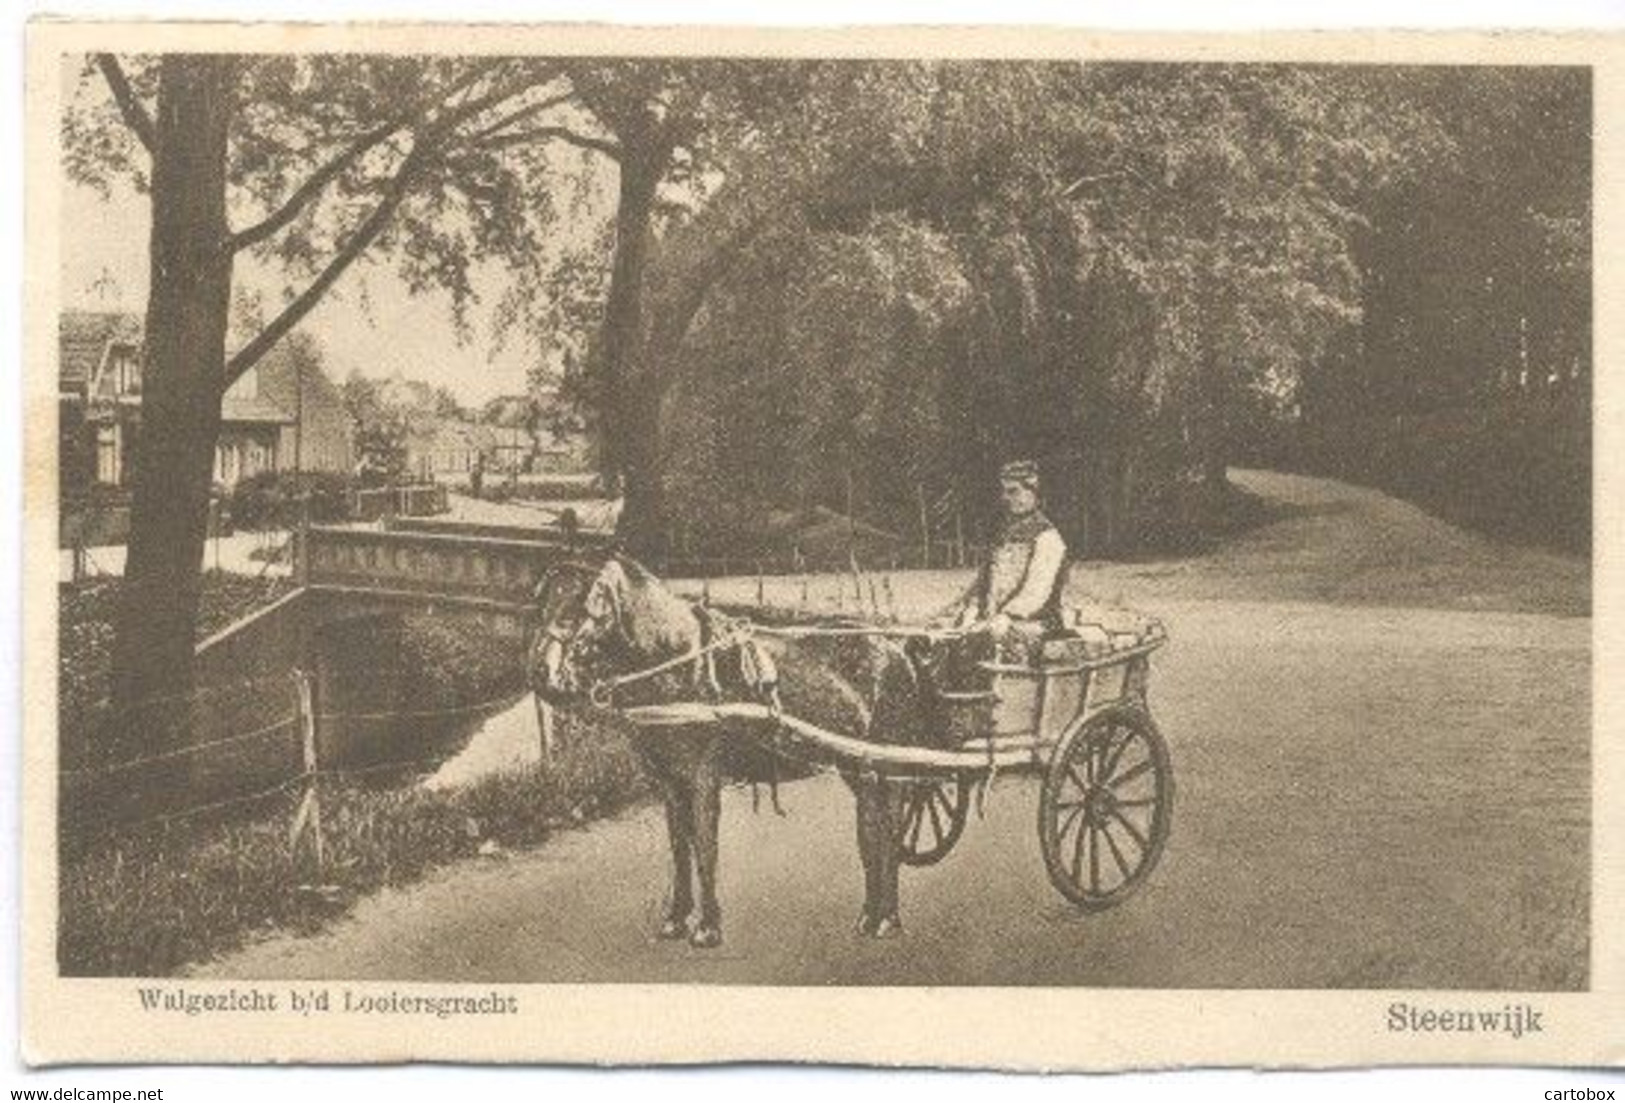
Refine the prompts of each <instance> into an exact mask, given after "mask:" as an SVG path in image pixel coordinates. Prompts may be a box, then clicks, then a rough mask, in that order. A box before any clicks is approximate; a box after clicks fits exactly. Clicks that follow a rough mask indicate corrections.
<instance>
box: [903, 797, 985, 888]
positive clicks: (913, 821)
mask: <svg viewBox="0 0 1625 1103" xmlns="http://www.w3.org/2000/svg"><path fill="white" fill-rule="evenodd" d="M970 791H971V782H970V779H969V778H965V777H946V778H939V779H933V780H930V781H916V782H911V783H910V784H909V788H908V796H907V797H906V798H905V799H904V802H903V818H902V822H901V824H900V826H899V827H898V831H897V854H898V858H899V859H901V860H902V862H903V864H904V865H910V866H931V865H936V864H937V863H938V862H940V861H942V860H943V859H944V858H946V857H947V856H948V852H949V851H950V850H952V849H953V848H954V844H955V843H956V842H958V841H959V836H960V835H961V834H963V833H964V830H965V819H966V817H967V815H968V814H969V813H970Z"/></svg>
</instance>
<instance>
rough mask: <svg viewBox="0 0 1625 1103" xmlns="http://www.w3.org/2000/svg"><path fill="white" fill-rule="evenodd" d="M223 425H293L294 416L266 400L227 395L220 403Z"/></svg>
mask: <svg viewBox="0 0 1625 1103" xmlns="http://www.w3.org/2000/svg"><path fill="white" fill-rule="evenodd" d="M220 421H221V422H222V424H228V425H229V424H231V423H233V422H236V423H237V424H244V423H251V424H256V425H292V424H293V421H294V419H293V415H292V414H290V413H288V412H287V411H286V410H284V409H283V408H282V407H280V406H278V405H277V404H276V403H274V402H271V401H269V400H267V399H264V398H240V397H238V396H236V395H230V394H228V395H226V397H225V398H223V399H221V401H220Z"/></svg>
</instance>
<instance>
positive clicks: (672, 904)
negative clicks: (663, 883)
mask: <svg viewBox="0 0 1625 1103" xmlns="http://www.w3.org/2000/svg"><path fill="white" fill-rule="evenodd" d="M662 788H663V789H664V790H665V792H664V793H663V794H662V795H663V797H664V803H665V805H666V835H667V836H668V837H669V838H670V840H671V896H670V897H669V898H668V900H667V902H666V914H665V915H664V916H663V917H662V918H661V921H660V937H661V938H668V939H677V938H686V937H687V936H688V918H689V916H690V915H692V914H693V913H694V847H693V837H692V832H693V827H692V824H693V820H694V802H693V800H692V799H690V796H691V795H690V794H689V792H688V791H687V787H686V786H683V785H680V784H677V783H675V782H673V783H671V784H670V785H669V786H662Z"/></svg>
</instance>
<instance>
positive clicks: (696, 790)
mask: <svg viewBox="0 0 1625 1103" xmlns="http://www.w3.org/2000/svg"><path fill="white" fill-rule="evenodd" d="M692 779H693V788H692V793H691V799H692V801H693V806H692V813H693V825H694V864H695V867H696V871H697V872H698V874H699V882H700V901H699V904H700V911H699V918H698V921H697V922H696V923H695V924H694V930H693V933H691V934H690V935H689V937H688V941H689V944H690V945H692V946H697V947H699V948H700V949H705V950H708V949H711V948H712V947H713V946H720V945H722V905H721V904H719V903H718V902H717V835H718V831H719V829H720V827H721V821H722V756H721V753H720V747H719V745H718V744H717V743H716V742H714V741H713V742H712V743H711V744H710V745H709V746H708V747H706V749H705V751H704V752H703V753H702V754H701V755H700V758H699V761H698V762H697V763H696V764H695V767H694V772H693V774H692Z"/></svg>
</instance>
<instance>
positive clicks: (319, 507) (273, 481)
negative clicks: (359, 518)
mask: <svg viewBox="0 0 1625 1103" xmlns="http://www.w3.org/2000/svg"><path fill="white" fill-rule="evenodd" d="M353 484H354V480H353V479H352V478H351V477H350V476H349V475H346V474H343V473H342V472H337V471H301V472H297V473H296V472H291V471H261V472H259V473H258V474H255V475H250V476H249V477H248V478H246V479H244V480H242V481H241V482H239V483H238V484H237V485H236V486H234V487H233V488H232V489H231V491H230V492H229V493H228V494H227V495H226V508H227V509H228V510H229V512H230V515H231V520H232V523H233V524H234V525H235V526H236V527H237V528H242V529H269V528H293V527H294V526H295V525H297V524H298V523H299V519H300V499H301V496H302V495H305V494H309V496H310V519H311V520H312V521H314V522H317V523H322V524H325V523H331V522H334V521H343V520H346V519H347V518H348V517H349V509H350V506H349V499H350V489H351V487H352V485H353Z"/></svg>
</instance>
